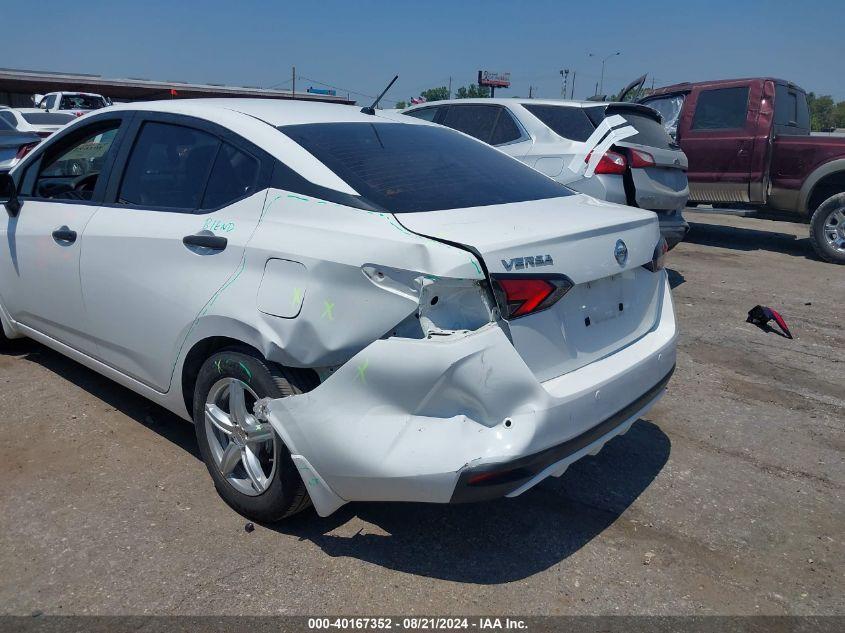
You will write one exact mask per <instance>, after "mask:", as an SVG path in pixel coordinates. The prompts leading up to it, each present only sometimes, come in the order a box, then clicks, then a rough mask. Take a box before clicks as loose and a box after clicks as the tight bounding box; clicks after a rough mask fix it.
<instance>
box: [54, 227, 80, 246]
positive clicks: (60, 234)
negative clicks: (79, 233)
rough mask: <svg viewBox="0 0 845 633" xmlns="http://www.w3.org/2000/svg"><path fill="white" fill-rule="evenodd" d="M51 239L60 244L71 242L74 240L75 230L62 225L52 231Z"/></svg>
mask: <svg viewBox="0 0 845 633" xmlns="http://www.w3.org/2000/svg"><path fill="white" fill-rule="evenodd" d="M53 239H54V240H56V241H57V242H59V243H60V244H73V243H74V242H75V241H76V231H71V230H70V229H69V228H68V227H66V226H63V227H61V228H58V229H56V230H55V231H53Z"/></svg>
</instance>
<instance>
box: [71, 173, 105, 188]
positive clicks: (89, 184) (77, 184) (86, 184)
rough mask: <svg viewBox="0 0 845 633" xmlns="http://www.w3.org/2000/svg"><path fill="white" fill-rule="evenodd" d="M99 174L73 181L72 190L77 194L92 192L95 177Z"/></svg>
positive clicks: (95, 181)
mask: <svg viewBox="0 0 845 633" xmlns="http://www.w3.org/2000/svg"><path fill="white" fill-rule="evenodd" d="M99 175H100V174H99V172H96V171H95V172H93V173H91V174H85V175H84V176H81V177H79V178H77V179H76V180H74V181H73V190H74V191H76V192H78V193H90V192H93V191H94V186H95V185H96V184H97V176H99Z"/></svg>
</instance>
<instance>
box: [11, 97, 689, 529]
mask: <svg viewBox="0 0 845 633" xmlns="http://www.w3.org/2000/svg"><path fill="white" fill-rule="evenodd" d="M371 112H372V111H369V112H367V111H361V110H359V109H358V108H355V107H352V106H340V105H333V104H320V103H300V102H281V101H270V100H184V101H166V102H150V103H135V104H126V105H118V106H115V107H113V108H109V109H108V110H104V111H102V112H94V113H91V114H89V115H86V116H84V117H82V118H80V119H78V120H77V121H75V122H74V123H72V124H71V125H69V126H68V127H67V128H65V129H63V130H62V131H60V132H59V133H57V134H55V135H54V136H53V137H51V138H49V139H48V140H46V141H44V142H43V143H42V144H41V145H40V146H38V148H36V149H35V150H34V151H33V152H32V153H31V154H30V155H29V156H27V157H26V159H25V160H24V161H23V162H22V163H20V164H19V165H18V166H17V167H15V168H14V170H13V171H12V173H11V175H8V174H7V175H0V192H1V193H0V198H2V203H4V204H5V207H6V209H7V211H8V213H9V215H10V216H11V217H12V218H14V219H13V221H11V222H9V223H8V224H4V225H3V227H2V228H1V229H0V232H2V233H4V235H2V236H0V288H2V289H3V292H2V306H0V317H2V325H3V332H4V333H5V337H8V338H14V337H20V336H29V337H32V338H34V339H36V340H38V341H40V342H42V343H44V344H45V345H48V346H50V347H52V348H54V349H56V350H59V351H60V352H61V353H63V354H66V355H68V356H69V357H71V358H74V359H76V360H77V361H79V362H81V363H83V364H84V365H87V366H88V367H90V368H92V369H94V370H95V371H98V372H101V373H102V374H104V375H106V376H108V377H110V378H112V379H114V380H115V381H117V382H119V383H120V384H122V385H124V386H126V387H128V388H130V389H132V390H134V391H136V392H138V393H140V394H142V395H144V396H146V397H147V398H149V399H150V400H152V401H154V402H156V403H158V404H160V405H162V406H164V407H166V408H168V409H170V410H171V411H173V412H175V413H176V414H178V415H180V416H182V417H183V418H185V419H186V420H192V421H193V422H194V424H195V426H196V435H197V440H198V443H199V447H200V450H201V452H202V456H203V458H204V459H205V462H206V464H207V466H208V471H209V473H210V475H211V477H212V479H213V480H214V484H215V486H216V487H217V490H218V491H219V493H220V494H221V496H222V497H223V498H224V499H225V500H226V501H227V502H228V503H229V504H230V505H231V506H232V507H234V508H235V509H236V510H238V511H239V512H241V513H243V514H244V515H245V516H248V517H250V518H253V519H255V520H259V521H274V520H278V519H281V518H283V517H286V516H288V515H291V514H293V513H295V512H297V511H299V510H301V509H303V508H304V507H306V506H307V505H308V503H309V501H310V502H312V503H313V504H314V506H315V507H316V510H317V512H318V513H319V514H320V515H327V514H330V513H331V512H333V511H334V510H336V509H337V508H338V507H339V506H341V505H343V504H344V503H347V502H349V501H358V500H367V501H425V502H438V503H445V502H459V501H475V500H482V499H490V498H494V497H499V496H503V495H507V496H514V495H518V494H521V493H522V492H524V491H526V490H528V489H529V488H531V487H532V486H534V485H535V484H536V483H538V482H539V481H541V480H543V479H544V478H546V477H548V476H550V475H554V476H560V475H561V474H562V473H563V472H564V470H566V468H567V466H568V465H569V464H570V463H572V462H573V461H575V460H577V459H579V458H580V457H582V456H584V455H586V454H588V453H596V452H597V451H599V450H600V449H601V447H602V446H603V445H604V444H605V442H607V441H608V440H609V439H610V438H612V437H614V436H616V435H618V434H620V433H624V432H625V431H626V430H627V429H628V428H629V427H630V426H631V425H632V424H633V423H634V422H635V421H636V420H637V419H638V417H639V416H640V415H641V414H642V413H643V412H644V411H646V410H648V409H649V407H651V406H652V405H653V404H654V403H655V401H656V400H657V399H658V398H659V397H660V396H661V394H662V393H663V390H664V388H665V386H666V384H667V382H668V380H669V377H670V375H671V373H672V371H673V369H674V365H675V339H676V329H675V319H674V313H673V306H672V298H671V294H670V290H669V284H668V282H667V276H666V272H665V270H664V269H663V258H664V255H665V250H666V244H665V241H664V240H663V239H662V238H661V237H660V233H659V230H658V224H657V220H656V218H655V216H654V214H653V213H648V212H644V211H640V210H637V209H632V208H627V207H624V206H620V205H616V204H608V203H605V202H600V201H597V200H595V199H592V198H590V197H587V196H585V195H582V194H575V193H573V192H572V191H571V190H569V189H567V188H566V187H564V186H563V185H560V184H559V183H556V182H554V181H552V180H550V179H549V178H546V177H545V176H543V175H541V174H539V173H537V172H535V171H534V170H532V169H531V168H529V167H527V166H525V165H523V164H522V163H520V162H519V161H517V160H514V159H512V158H510V157H508V156H506V155H504V154H502V153H501V152H499V151H497V150H495V149H492V148H490V147H489V146H488V145H486V144H484V143H481V142H479V141H476V140H474V139H472V138H469V137H467V136H466V135H464V134H461V133H459V132H456V131H453V130H450V129H447V128H444V127H440V126H436V125H432V124H429V123H427V122H424V121H419V120H416V119H413V118H411V117H407V116H403V115H400V114H396V113H387V112H377V113H375V114H371ZM75 161H84V163H85V165H86V166H87V167H86V169H87V171H85V173H83V174H81V175H78V174H76V173H74V171H73V170H72V169H69V165H72V164H74V162H75Z"/></svg>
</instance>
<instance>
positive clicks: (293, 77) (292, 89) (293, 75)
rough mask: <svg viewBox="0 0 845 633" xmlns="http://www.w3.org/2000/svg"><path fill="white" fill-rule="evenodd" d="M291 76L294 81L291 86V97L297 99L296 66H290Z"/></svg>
mask: <svg viewBox="0 0 845 633" xmlns="http://www.w3.org/2000/svg"><path fill="white" fill-rule="evenodd" d="M290 78H291V81H292V82H293V86H292V87H291V91H290V94H291V99H296V66H291V67H290Z"/></svg>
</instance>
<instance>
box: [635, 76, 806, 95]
mask: <svg viewBox="0 0 845 633" xmlns="http://www.w3.org/2000/svg"><path fill="white" fill-rule="evenodd" d="M743 81H745V82H750V81H773V82H775V83H778V84H786V85H788V86H791V87H794V88H798V89H799V90H801V91H803V90H804V89H803V88H800V87H799V86H797V85H795V84H794V83H793V82H791V81H787V80H785V79H778V78H777V77H740V78H738V79H713V80H709V81H693V82H689V81H686V82H682V83H677V84H672V85H670V86H661V87H660V88H656V89H654V90H653V91H652V92H651V93H649V94H648V95H646V96H645V97H643V99H649V98H651V97H655V96H662V95H667V94H675V93H679V92H689V91H690V90H692V89H693V88H719V87H721V86H725V85H728V84H733V83H737V82H743Z"/></svg>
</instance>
